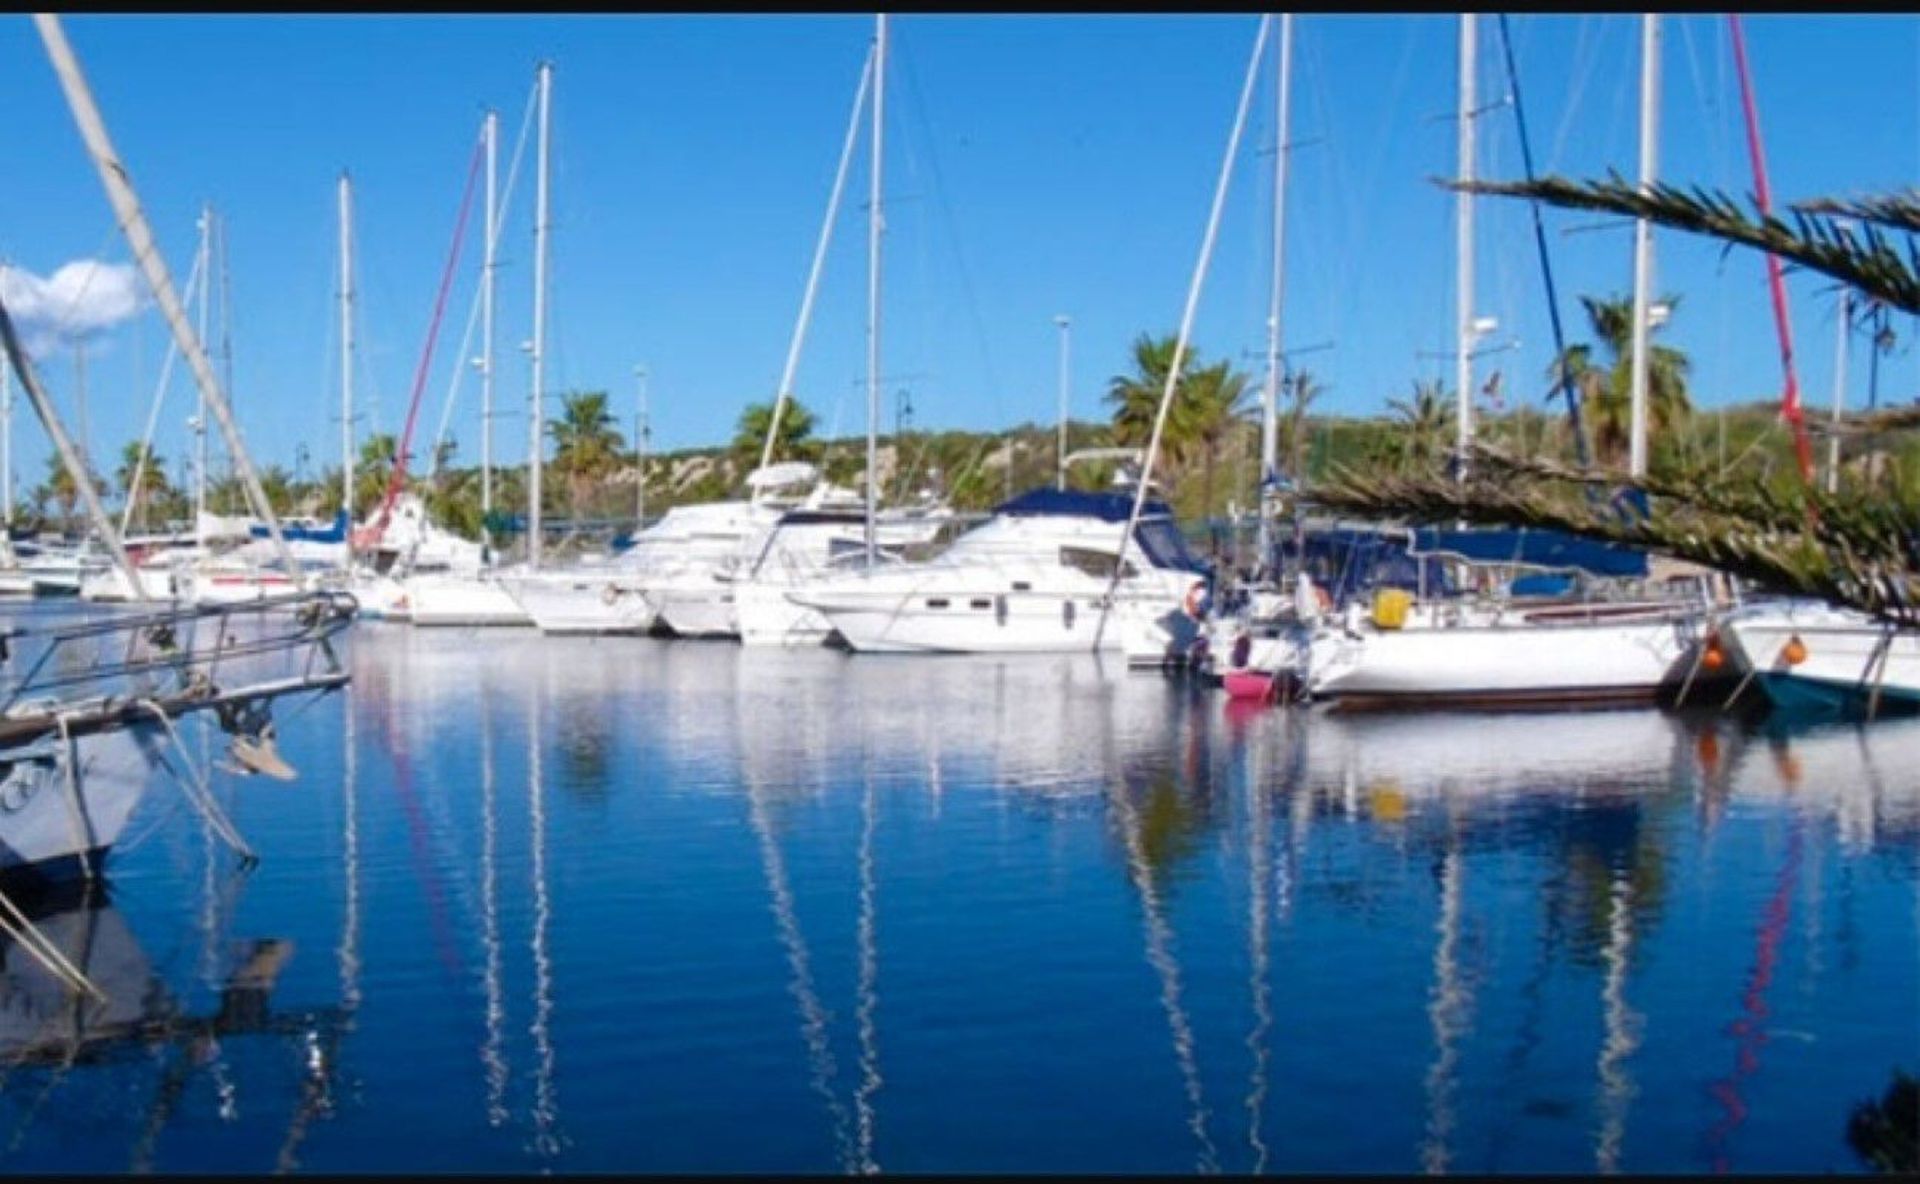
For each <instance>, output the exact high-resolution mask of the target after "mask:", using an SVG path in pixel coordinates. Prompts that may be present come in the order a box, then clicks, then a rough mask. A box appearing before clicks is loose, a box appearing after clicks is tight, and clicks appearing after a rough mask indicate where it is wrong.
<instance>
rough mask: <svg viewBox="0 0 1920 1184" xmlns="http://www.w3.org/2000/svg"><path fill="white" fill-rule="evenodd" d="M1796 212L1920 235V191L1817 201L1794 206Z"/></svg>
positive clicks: (1820, 198)
mask: <svg viewBox="0 0 1920 1184" xmlns="http://www.w3.org/2000/svg"><path fill="white" fill-rule="evenodd" d="M1793 208H1794V209H1796V210H1800V211H1803V212H1805V213H1808V214H1824V215H1827V216H1830V217H1835V218H1858V219H1859V220H1860V221H1862V222H1878V223H1880V224H1881V225H1883V226H1891V227H1893V228H1894V229H1895V230H1902V231H1905V232H1906V233H1908V234H1920V189H1909V190H1907V191H1906V192H1904V193H1887V194H1873V195H1871V196H1868V197H1818V198H1814V199H1813V200H1812V201H1802V202H1795V203H1794V205H1793Z"/></svg>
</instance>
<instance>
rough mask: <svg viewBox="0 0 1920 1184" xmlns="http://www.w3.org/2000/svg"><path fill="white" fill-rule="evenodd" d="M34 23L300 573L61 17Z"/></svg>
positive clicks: (133, 238)
mask: <svg viewBox="0 0 1920 1184" xmlns="http://www.w3.org/2000/svg"><path fill="white" fill-rule="evenodd" d="M33 23H34V27H35V28H36V29H38V30H39V32H40V39H41V41H42V42H44V43H45V45H46V48H47V57H48V59H49V60H50V61H51V62H52V63H53V69H54V73H56V74H58V75H59V76H60V86H61V89H62V90H63V91H65V93H66V98H67V106H68V107H69V108H71V110H72V112H73V120H74V123H75V124H77V125H78V127H79V129H80V136H81V138H82V139H83V140H85V141H86V145H87V154H88V155H89V156H90V157H92V159H93V164H94V169H95V171H96V172H98V173H99V174H100V184H101V186H102V187H103V188H104V189H105V190H106V191H107V200H108V201H109V202H110V203H111V204H112V205H113V212H114V217H115V220H116V221H118V222H119V224H120V230H121V232H122V233H123V234H124V235H125V236H126V239H127V247H128V249H129V252H130V253H131V254H132V255H133V257H134V260H135V261H136V262H137V263H138V264H139V265H140V269H141V271H142V273H143V274H144V275H145V276H146V280H147V286H148V287H149V288H151V289H152V290H153V297H154V300H155V302H156V303H158V304H159V305H160V311H161V313H162V314H163V315H165V317H166V318H167V327H168V328H169V329H170V330H172V332H173V338H174V341H175V343H176V344H178V345H179V346H180V350H181V352H182V353H184V354H185V355H186V357H187V362H188V364H189V365H190V366H192V367H193V377H194V381H196V382H198V383H199V384H200V390H201V393H202V394H203V395H204V396H205V397H206V401H207V408H208V410H210V411H212V412H213V415H214V418H215V419H217V420H219V421H220V431H221V433H222V434H223V435H224V436H225V437H226V441H227V448H228V450H229V451H230V452H231V453H232V454H233V459H234V463H235V465H236V467H237V468H238V469H239V472H240V480H241V484H242V485H243V486H244V488H245V489H246V493H247V498H248V500H249V501H250V502H252V503H253V507H254V510H255V512H257V513H258V514H259V515H260V517H261V518H262V519H263V520H265V522H266V524H267V533H268V535H270V536H271V537H272V539H273V545H274V549H275V550H276V551H278V552H279V558H280V562H281V563H282V564H283V565H284V566H285V567H286V570H287V571H288V572H289V573H294V572H297V571H299V570H300V569H299V566H298V565H297V564H296V563H295V562H294V559H293V552H292V551H291V550H290V549H289V548H288V547H287V539H286V535H285V534H284V533H282V532H281V530H280V517H279V515H277V514H275V513H274V511H273V505H272V503H270V502H268V501H267V494H266V491H265V490H264V489H262V488H261V487H260V478H259V475H258V474H256V473H255V472H254V470H253V462H252V461H251V460H249V459H248V457H247V448H246V442H245V440H243V439H242V438H241V435H240V425H239V424H237V423H236V422H234V418H233V411H232V408H230V407H229V406H228V404H227V398H226V395H225V394H224V393H222V391H221V388H220V386H219V383H218V382H217V381H216V380H215V378H214V376H213V367H212V366H211V365H209V364H208V362H207V355H206V350H205V348H204V347H203V346H202V344H201V339H196V338H195V337H194V336H193V335H192V333H191V332H189V331H188V328H187V318H186V313H185V312H184V311H183V310H182V309H181V307H180V298H179V295H178V294H177V293H176V292H175V291H174V288H173V279H172V277H171V276H169V275H168V273H167V264H166V260H164V259H162V258H161V257H160V253H159V250H158V248H157V246H156V244H155V242H154V237H153V227H152V226H151V225H149V224H148V222H147V217H146V215H145V214H144V213H142V212H141V210H140V199H139V197H138V196H136V195H135V193H134V191H133V182H132V181H131V180H130V179H129V177H128V173H127V167H126V165H125V164H123V163H122V162H121V160H120V158H119V156H118V154H116V153H115V152H114V150H113V143H112V141H110V140H109V139H108V138H107V128H106V124H105V123H104V122H103V121H102V120H101V118H100V108H99V106H98V105H97V104H95V103H94V101H93V92H92V91H91V90H89V89H88V88H87V80H86V78H85V77H84V76H82V75H81V73H80V63H79V61H78V60H76V59H75V58H74V56H73V47H72V46H71V45H69V44H68V43H67V35H66V33H65V31H64V30H62V29H61V27H60V18H59V17H58V16H57V15H55V14H52V13H35V14H34V18H33Z"/></svg>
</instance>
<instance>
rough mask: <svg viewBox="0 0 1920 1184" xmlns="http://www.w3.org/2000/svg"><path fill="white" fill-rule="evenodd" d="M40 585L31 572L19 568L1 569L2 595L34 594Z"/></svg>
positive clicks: (0, 585) (0, 587)
mask: <svg viewBox="0 0 1920 1184" xmlns="http://www.w3.org/2000/svg"><path fill="white" fill-rule="evenodd" d="M37 591H38V585H37V584H36V582H35V581H34V578H33V576H32V574H31V573H29V572H25V571H21V570H19V569H18V568H15V569H12V570H0V596H33V595H35V594H36V593H37Z"/></svg>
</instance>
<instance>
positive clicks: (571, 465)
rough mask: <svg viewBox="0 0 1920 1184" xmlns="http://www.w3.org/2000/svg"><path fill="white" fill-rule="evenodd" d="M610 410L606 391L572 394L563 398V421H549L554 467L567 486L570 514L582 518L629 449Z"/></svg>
mask: <svg viewBox="0 0 1920 1184" xmlns="http://www.w3.org/2000/svg"><path fill="white" fill-rule="evenodd" d="M613 422H614V421H613V415H612V413H611V412H609V411H608V410H607V392H605V391H569V392H567V393H565V394H563V395H561V396H560V418H558V419H550V420H548V421H547V434H548V435H550V436H552V437H553V444H554V449H553V467H554V469H555V470H556V471H557V472H559V473H560V475H561V477H562V479H563V480H565V481H566V483H567V506H568V513H569V514H570V515H571V516H572V517H574V518H576V519H577V518H579V517H580V507H581V506H582V505H583V504H584V503H585V502H586V499H587V495H588V493H590V492H591V491H592V489H593V486H594V485H595V484H596V483H597V482H599V481H601V480H602V479H604V478H605V477H606V475H607V474H608V473H609V472H611V471H612V470H613V469H614V468H615V467H616V466H618V465H619V463H620V453H621V452H622V451H623V450H624V449H625V448H626V441H625V440H623V439H621V437H620V433H619V431H617V430H616V429H615V428H614V426H613Z"/></svg>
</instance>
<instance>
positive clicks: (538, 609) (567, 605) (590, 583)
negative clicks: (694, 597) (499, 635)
mask: <svg viewBox="0 0 1920 1184" xmlns="http://www.w3.org/2000/svg"><path fill="white" fill-rule="evenodd" d="M500 583H501V586H502V587H504V588H505V589H506V590H507V594H508V595H510V596H512V597H513V599H514V602H515V603H516V604H518V605H519V606H520V608H521V611H523V612H525V613H526V614H527V616H528V617H529V618H530V619H531V620H532V621H533V623H534V625H535V626H536V627H538V628H539V630H540V632H542V633H645V632H646V631H647V630H649V629H651V628H653V624H654V622H655V621H656V620H658V619H659V615H660V614H659V613H657V612H656V611H654V608H653V605H652V603H651V602H650V601H649V600H648V599H647V597H646V596H645V595H644V594H642V593H641V591H640V590H639V588H637V587H635V586H634V584H633V581H632V577H631V576H628V577H625V578H623V577H622V576H621V575H620V574H619V573H617V572H611V571H602V572H564V571H553V572H542V573H540V574H539V575H525V576H511V577H502V578H501V580H500Z"/></svg>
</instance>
